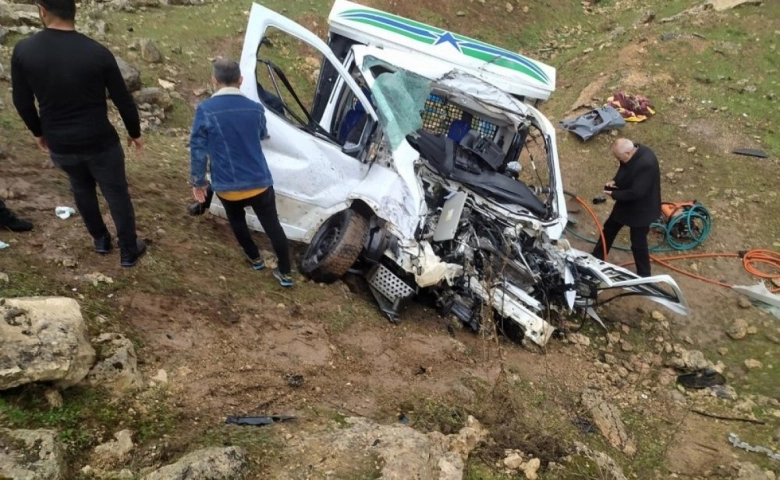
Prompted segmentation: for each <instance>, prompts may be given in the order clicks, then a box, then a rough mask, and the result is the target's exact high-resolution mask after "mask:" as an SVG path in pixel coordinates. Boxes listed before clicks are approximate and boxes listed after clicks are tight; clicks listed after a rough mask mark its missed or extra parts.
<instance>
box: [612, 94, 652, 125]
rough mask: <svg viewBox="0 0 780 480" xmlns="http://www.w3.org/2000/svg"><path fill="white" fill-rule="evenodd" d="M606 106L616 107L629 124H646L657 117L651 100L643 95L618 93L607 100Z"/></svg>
mask: <svg viewBox="0 0 780 480" xmlns="http://www.w3.org/2000/svg"><path fill="white" fill-rule="evenodd" d="M606 105H609V106H611V107H614V108H615V109H616V110H617V111H618V112H620V115H621V116H622V117H623V118H624V119H625V120H626V121H627V122H644V121H645V120H647V118H648V117H650V116H651V115H655V107H654V106H653V104H652V103H651V102H650V99H648V98H646V97H643V96H641V95H631V94H626V93H623V92H617V93H616V94H614V95H612V96H611V97H609V98H608V99H607V103H606Z"/></svg>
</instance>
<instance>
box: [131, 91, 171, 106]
mask: <svg viewBox="0 0 780 480" xmlns="http://www.w3.org/2000/svg"><path fill="white" fill-rule="evenodd" d="M133 97H134V98H135V101H136V103H138V104H139V105H143V104H144V103H147V104H149V105H156V106H158V107H160V108H162V109H163V110H170V109H171V108H172V107H173V100H172V99H171V95H170V94H169V93H168V92H166V91H165V90H164V89H162V88H157V87H149V88H144V89H141V90H140V91H138V92H135V93H134V94H133Z"/></svg>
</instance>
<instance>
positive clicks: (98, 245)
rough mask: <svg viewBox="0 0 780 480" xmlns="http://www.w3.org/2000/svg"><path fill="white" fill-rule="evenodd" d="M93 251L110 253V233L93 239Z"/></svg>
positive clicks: (102, 253) (111, 246)
mask: <svg viewBox="0 0 780 480" xmlns="http://www.w3.org/2000/svg"><path fill="white" fill-rule="evenodd" d="M94 243H95V251H96V252H97V253H99V254H101V255H105V254H107V253H111V249H112V248H113V245H111V235H105V236H102V237H100V238H96V239H95V240H94Z"/></svg>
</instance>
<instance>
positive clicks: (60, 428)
mask: <svg viewBox="0 0 780 480" xmlns="http://www.w3.org/2000/svg"><path fill="white" fill-rule="evenodd" d="M44 391H45V389H44V387H42V386H28V387H20V388H18V389H13V390H9V391H5V392H2V395H0V424H2V425H4V426H7V427H9V428H22V429H38V428H44V429H53V430H56V431H57V437H58V438H59V440H60V441H62V442H63V443H64V445H65V447H66V450H67V452H68V455H69V456H70V457H71V458H73V459H79V458H82V457H83V454H84V453H86V452H87V451H88V450H89V449H91V448H92V447H94V446H96V445H97V444H99V443H101V442H103V441H107V440H108V439H109V438H110V437H111V436H112V435H113V433H114V432H116V431H118V430H121V429H124V428H127V429H130V430H132V431H133V432H134V436H133V439H134V441H136V442H137V443H143V442H144V441H147V440H150V439H155V438H159V437H161V436H163V435H164V434H166V433H168V432H170V431H171V430H172V428H173V425H174V423H175V420H176V419H175V417H174V415H173V414H172V412H171V411H170V410H169V409H168V407H167V406H166V404H165V402H164V401H161V399H159V398H156V399H148V400H146V401H145V402H144V412H143V414H142V415H141V414H138V413H130V409H131V407H132V406H133V404H132V402H131V401H130V400H128V399H124V398H123V399H112V398H111V396H110V395H107V394H106V392H103V391H101V390H99V389H94V388H90V389H86V388H81V387H72V388H70V389H67V390H65V391H63V392H62V399H63V404H62V406H61V407H59V408H55V407H52V406H50V405H49V404H48V403H47V401H46V400H45V397H44ZM136 408H138V407H137V406H136Z"/></svg>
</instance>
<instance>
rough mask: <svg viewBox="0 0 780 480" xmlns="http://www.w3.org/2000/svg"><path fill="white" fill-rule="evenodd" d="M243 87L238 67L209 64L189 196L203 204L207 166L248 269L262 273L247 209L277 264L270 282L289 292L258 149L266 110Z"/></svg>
mask: <svg viewBox="0 0 780 480" xmlns="http://www.w3.org/2000/svg"><path fill="white" fill-rule="evenodd" d="M242 81H243V78H242V77H241V70H240V68H239V65H238V63H237V62H235V61H233V60H229V59H226V58H220V59H218V60H217V61H215V62H214V70H213V78H212V82H213V83H214V87H215V88H216V89H217V92H216V93H214V95H213V96H212V97H211V98H210V99H208V100H205V101H204V102H202V103H201V104H199V105H198V107H197V109H196V110H195V120H194V122H193V125H192V133H191V135H190V181H191V183H192V194H193V197H195V200H196V201H198V202H199V203H204V202H205V201H206V195H207V191H208V187H209V185H208V182H207V181H206V169H207V164H210V171H211V190H213V191H214V192H215V194H216V195H217V196H218V197H219V199H220V201H221V203H222V205H223V207H224V208H225V214H226V215H227V218H228V221H229V222H230V228H231V229H232V230H233V234H234V235H235V236H236V240H238V243H239V244H240V245H241V248H242V249H243V250H244V254H245V255H246V257H247V259H248V260H249V262H250V263H251V264H252V268H254V269H255V270H262V269H264V268H265V262H264V261H263V258H262V257H261V256H260V251H259V250H258V249H257V245H256V244H255V242H254V241H253V240H252V236H251V234H250V232H249V226H248V225H247V223H246V211H245V210H244V209H245V208H246V207H247V206H249V207H252V210H254V212H255V214H256V215H257V218H258V220H259V221H260V224H261V225H262V227H263V230H264V231H265V234H266V235H268V238H269V239H270V240H271V245H272V246H273V249H274V252H275V253H276V256H277V258H278V259H279V267H278V268H275V269H274V271H273V276H274V277H275V278H276V279H277V280H278V281H279V283H280V284H281V285H282V286H284V287H291V286H292V285H293V279H292V277H291V276H290V271H291V268H290V252H289V245H288V242H287V236H286V235H285V233H284V230H283V229H282V225H281V224H280V223H279V216H278V214H277V213H276V198H275V194H274V187H273V178H272V177H271V171H270V170H269V168H268V163H267V162H266V160H265V156H264V155H263V150H262V147H261V146H260V140H261V139H263V138H265V137H267V136H268V131H267V129H266V122H265V109H264V108H263V106H262V105H261V104H260V103H258V102H255V101H252V100H250V99H249V98H247V97H245V96H244V95H243V94H242V93H241V90H239V87H240V86H241V82H242Z"/></svg>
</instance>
